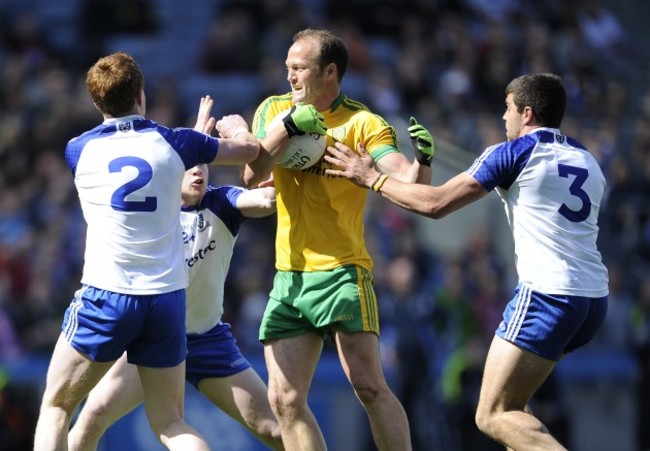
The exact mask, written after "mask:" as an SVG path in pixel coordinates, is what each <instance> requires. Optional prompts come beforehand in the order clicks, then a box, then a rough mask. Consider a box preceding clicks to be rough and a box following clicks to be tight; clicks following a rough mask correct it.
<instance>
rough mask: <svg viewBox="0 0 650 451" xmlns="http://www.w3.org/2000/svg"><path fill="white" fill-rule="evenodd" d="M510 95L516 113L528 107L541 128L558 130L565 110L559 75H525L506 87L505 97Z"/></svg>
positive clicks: (562, 86)
mask: <svg viewBox="0 0 650 451" xmlns="http://www.w3.org/2000/svg"><path fill="white" fill-rule="evenodd" d="M509 94H512V97H513V101H514V104H515V106H516V107H517V111H518V112H519V113H521V112H522V111H523V110H524V107H527V106H529V107H530V108H531V109H532V110H533V114H534V115H535V118H536V119H537V122H538V123H539V125H541V126H542V127H551V128H559V127H560V124H561V123H562V119H563V118H564V112H565V110H566V91H565V89H564V83H563V82H562V78H561V77H560V76H559V75H555V74H545V73H540V74H527V75H522V76H520V77H517V78H515V79H514V80H512V81H511V82H510V83H508V86H506V97H507V96H508V95H509Z"/></svg>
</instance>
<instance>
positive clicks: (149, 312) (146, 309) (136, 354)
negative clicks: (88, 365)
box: [62, 285, 187, 368]
mask: <svg viewBox="0 0 650 451" xmlns="http://www.w3.org/2000/svg"><path fill="white" fill-rule="evenodd" d="M62 330H63V334H64V335H65V338H66V340H67V341H68V343H70V345H71V346H72V347H73V348H75V349H76V350H77V351H79V352H83V353H84V354H87V355H88V356H89V357H90V358H91V359H92V360H94V361H96V362H110V361H113V360H117V359H118V358H120V356H121V355H122V354H123V353H124V351H126V354H127V359H128V361H129V363H133V364H135V365H142V366H149V367H156V368H163V367H171V366H176V365H178V364H179V363H181V362H182V361H183V360H184V359H185V356H186V354H187V338H186V335H185V290H177V291H172V292H171V293H165V294H157V295H139V296H134V295H127V294H120V293H113V292H112V291H106V290H100V289H98V288H94V287H91V286H88V285H84V286H83V287H82V288H81V289H79V290H78V291H77V292H76V293H75V298H74V299H73V300H72V302H71V303H70V306H69V307H68V309H67V310H66V312H65V318H64V319H63V326H62Z"/></svg>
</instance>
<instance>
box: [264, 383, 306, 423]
mask: <svg viewBox="0 0 650 451" xmlns="http://www.w3.org/2000/svg"><path fill="white" fill-rule="evenodd" d="M269 403H270V404H271V408H272V409H273V412H274V413H275V414H276V415H278V416H281V417H284V416H286V415H290V414H291V412H294V411H296V410H298V409H301V408H302V407H303V406H306V405H307V397H306V394H304V393H303V394H301V393H299V392H298V391H297V390H295V389H292V388H286V389H280V388H274V389H270V390H269Z"/></svg>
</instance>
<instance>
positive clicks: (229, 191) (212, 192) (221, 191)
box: [201, 185, 246, 209]
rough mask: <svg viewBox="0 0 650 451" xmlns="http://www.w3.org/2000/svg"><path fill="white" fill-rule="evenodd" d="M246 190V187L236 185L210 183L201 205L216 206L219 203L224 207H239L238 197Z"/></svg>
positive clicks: (204, 206) (206, 206)
mask: <svg viewBox="0 0 650 451" xmlns="http://www.w3.org/2000/svg"><path fill="white" fill-rule="evenodd" d="M245 191H246V189H245V188H242V187H240V186H235V185H220V186H215V185H208V187H207V189H206V191H205V195H204V196H203V199H202V201H201V207H202V208H214V207H215V206H216V205H219V206H221V207H223V208H232V209H237V198H238V197H239V196H240V195H241V194H242V193H243V192H245Z"/></svg>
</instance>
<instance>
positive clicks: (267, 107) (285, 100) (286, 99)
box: [256, 92, 292, 115]
mask: <svg viewBox="0 0 650 451" xmlns="http://www.w3.org/2000/svg"><path fill="white" fill-rule="evenodd" d="M291 105H292V101H291V93H290V92H288V93H285V94H277V95H270V96H268V97H267V98H265V99H264V100H262V102H260V104H259V106H258V107H257V113H256V115H266V114H268V112H272V113H279V112H280V111H283V110H286V109H287V108H289V107H291ZM274 115H275V114H274Z"/></svg>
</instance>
